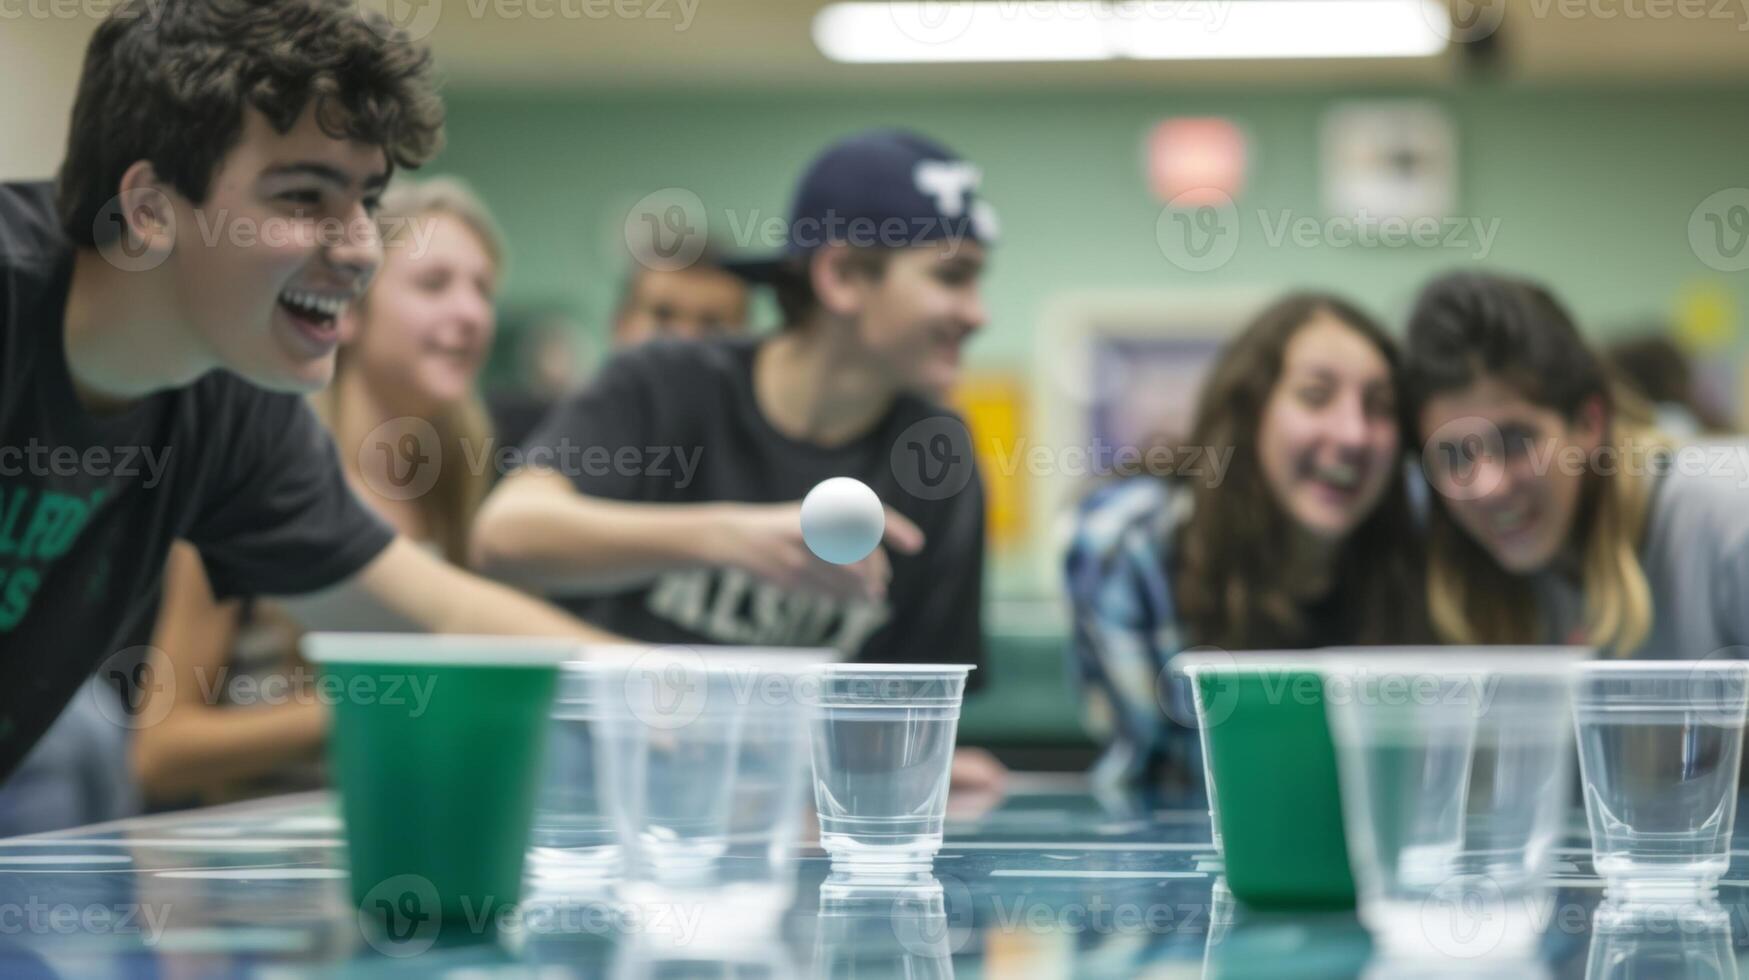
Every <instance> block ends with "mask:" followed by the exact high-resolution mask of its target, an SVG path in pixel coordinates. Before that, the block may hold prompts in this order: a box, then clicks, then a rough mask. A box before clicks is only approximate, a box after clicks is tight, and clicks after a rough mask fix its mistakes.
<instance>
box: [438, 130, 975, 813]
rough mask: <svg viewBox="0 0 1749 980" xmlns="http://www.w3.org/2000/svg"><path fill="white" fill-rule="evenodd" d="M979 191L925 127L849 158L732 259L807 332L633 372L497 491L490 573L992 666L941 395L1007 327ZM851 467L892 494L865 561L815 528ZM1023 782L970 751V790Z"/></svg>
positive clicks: (854, 645) (700, 623) (708, 619)
mask: <svg viewBox="0 0 1749 980" xmlns="http://www.w3.org/2000/svg"><path fill="white" fill-rule="evenodd" d="M978 181H979V171H978V169H977V168H976V167H975V166H973V165H971V164H970V163H967V162H966V161H964V160H961V159H959V158H958V157H956V156H955V155H954V154H953V153H951V152H950V151H949V150H947V149H946V148H945V147H942V146H940V145H939V144H936V143H934V142H932V141H930V140H928V139H926V138H924V137H922V136H918V135H916V134H913V133H908V132H902V131H893V130H877V131H870V132H864V133H860V134H857V135H855V136H851V137H849V138H847V139H845V140H842V141H841V142H838V143H835V144H833V145H832V146H830V147H828V148H827V149H826V150H825V151H824V152H823V153H822V154H821V155H820V156H819V157H818V158H817V159H816V160H815V161H814V162H813V164H812V165H811V166H810V167H809V168H808V171H807V173H806V175H805V176H804V177H803V178H802V181H801V184H800V186H799V187H798V189H797V191H796V195H795V199H794V203H793V206H792V208H791V214H790V221H789V224H788V226H787V240H786V242H785V243H784V248H783V251H782V253H781V254H779V255H776V256H772V257H769V258H761V259H758V260H754V261H742V262H738V263H732V264H731V267H732V268H735V269H736V270H737V271H739V272H740V273H741V274H743V275H745V276H747V277H749V278H751V279H754V280H756V281H762V282H765V283H768V284H770V285H771V286H773V287H774V288H775V290H776V292H777V298H778V303H779V305H780V307H781V308H782V311H783V315H784V325H783V329H781V330H780V331H778V332H776V333H775V334H771V335H767V336H764V337H744V338H742V337H737V338H723V339H713V340H707V341H700V342H692V343H685V344H679V343H664V342H655V343H651V344H647V345H644V346H643V347H641V348H638V349H635V350H632V351H629V352H626V353H624V354H621V355H620V356H619V357H617V358H616V359H614V360H613V361H611V362H610V363H609V364H608V365H607V366H606V367H605V368H604V369H603V371H602V372H601V374H600V375H599V377H597V378H596V380H595V381H594V382H593V383H592V384H591V385H590V386H588V387H587V388H586V389H584V390H583V391H581V392H580V393H578V394H577V395H575V396H573V397H572V398H571V399H569V400H568V401H566V402H564V403H562V404H561V405H560V406H558V408H556V409H555V410H554V412H553V414H552V415H550V416H549V417H548V419H547V421H546V422H545V423H544V424H543V425H542V426H541V427H540V428H538V429H537V430H536V433H535V435H534V437H533V438H532V440H531V442H530V444H529V446H528V447H526V458H527V460H528V462H529V464H530V465H529V466H528V467H527V468H525V469H523V470H520V471H518V472H517V473H515V474H513V475H512V476H511V477H509V478H508V479H506V480H505V481H504V482H503V483H502V484H500V486H499V487H498V489H497V490H496V491H495V492H494V493H493V495H492V496H491V497H490V498H488V500H487V502H486V504H485V506H484V508H483V509H482V510H481V513H480V518H479V520H478V522H477V523H476V524H475V531H474V535H473V549H474V557H475V559H476V561H477V563H478V564H479V565H480V566H481V567H483V568H484V569H485V570H487V571H488V572H489V573H491V574H495V575H498V576H500V577H503V578H505V579H508V580H511V581H514V582H517V583H519V584H522V585H524V586H526V587H529V588H531V589H534V590H537V591H539V592H542V593H544V594H547V595H550V596H554V597H556V598H559V599H560V600H561V602H562V604H564V605H566V606H567V607H568V608H570V609H571V610H572V611H573V612H575V613H577V614H578V615H580V616H582V617H583V618H584V619H586V620H588V621H589V622H591V623H593V624H595V625H597V626H600V627H602V628H605V629H609V630H612V631H614V632H616V633H619V634H622V635H625V636H628V637H631V638H633V639H637V640H644V641H649V642H659V643H687V644H744V645H757V646H828V647H835V648H837V649H838V650H840V651H841V652H843V653H844V654H846V655H848V656H851V657H853V658H855V659H858V660H866V661H880V662H903V661H912V662H917V661H934V662H963V663H976V664H981V663H982V662H983V639H982V624H981V616H980V605H981V586H982V579H983V562H984V499H983V488H982V484H981V483H980V481H979V478H978V473H977V467H976V464H975V462H974V460H973V458H972V450H971V445H970V439H969V437H968V436H967V434H966V429H965V426H964V425H963V424H962V423H961V422H960V420H959V419H958V418H957V417H955V416H954V415H953V414H952V413H951V412H949V411H948V410H946V409H945V408H943V407H941V402H942V400H943V399H944V398H945V397H946V396H947V394H948V392H949V390H950V389H951V388H952V386H953V384H954V382H955V381H956V379H957V378H958V376H959V370H960V351H961V348H962V346H963V345H964V344H965V342H966V341H967V340H968V339H970V338H971V336H972V335H973V334H975V333H976V332H977V331H978V330H979V329H981V328H982V327H983V325H984V321H985V312H984V305H983V300H982V298H981V297H980V295H979V279H980V276H981V274H982V271H983V266H984V258H985V252H986V249H987V248H988V247H989V245H990V244H991V242H992V240H993V236H994V234H995V223H994V220H993V216H992V215H991V212H990V208H989V206H988V205H987V204H986V203H984V202H983V200H982V199H981V198H980V197H979V196H978V193H977V188H978ZM834 476H848V477H854V478H856V479H858V480H861V481H862V482H863V483H866V484H867V485H868V486H869V487H871V488H872V489H873V490H874V491H875V493H876V494H877V495H878V496H879V497H880V498H881V500H882V501H883V502H884V503H885V504H886V506H887V527H886V537H885V539H884V547H882V548H877V549H876V550H875V552H874V554H872V555H870V556H869V557H868V558H867V559H865V560H863V561H861V562H859V563H857V564H854V565H846V566H838V565H831V564H828V563H826V562H824V561H822V560H820V559H819V558H817V557H815V556H814V555H813V554H812V553H811V552H809V550H808V548H807V546H806V545H805V544H804V543H803V541H802V534H801V521H800V506H801V504H800V501H801V499H802V497H803V496H805V495H806V494H807V492H808V490H809V489H811V488H812V487H813V486H814V485H815V484H817V483H819V482H820V481H821V480H824V479H827V478H828V477H834ZM973 677H974V678H975V677H977V672H974V674H973ZM999 774H1000V767H999V765H998V764H996V763H995V762H994V760H993V759H989V758H988V756H985V755H982V754H979V753H968V754H966V755H965V756H964V758H962V759H959V760H956V777H958V778H959V779H960V780H961V781H962V782H977V783H986V784H988V783H994V782H995V781H996V779H997V778H998V777H999Z"/></svg>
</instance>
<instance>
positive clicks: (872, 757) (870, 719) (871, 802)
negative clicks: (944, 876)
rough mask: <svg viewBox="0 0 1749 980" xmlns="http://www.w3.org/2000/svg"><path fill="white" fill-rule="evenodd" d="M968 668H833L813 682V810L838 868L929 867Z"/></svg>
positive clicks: (886, 870) (809, 700)
mask: <svg viewBox="0 0 1749 980" xmlns="http://www.w3.org/2000/svg"><path fill="white" fill-rule="evenodd" d="M971 670H972V667H971V666H969V665H963V664H954V665H924V664H829V665H825V666H823V667H820V668H818V669H817V670H815V671H814V672H812V673H811V675H810V676H809V678H808V684H807V687H809V688H811V690H808V691H807V692H806V693H805V696H804V697H803V701H804V702H805V704H806V705H807V713H808V717H809V724H810V729H811V732H812V738H811V745H812V753H811V754H812V757H813V761H814V806H815V810H816V812H817V814H818V816H819V820H820V846H821V847H823V848H824V849H825V850H826V853H827V854H829V855H831V858H832V866H833V867H834V868H841V869H846V870H850V869H858V868H860V869H863V870H865V871H867V872H869V873H873V874H891V873H895V872H900V871H927V870H928V869H929V868H930V867H931V866H932V865H933V864H934V860H935V853H936V851H938V850H940V849H941V832H942V824H943V821H944V819H945V817H946V813H947V785H948V777H949V775H950V773H951V770H952V764H953V750H954V740H955V737H956V735H957V733H958V729H959V716H960V701H961V699H962V696H963V695H964V693H965V684H966V675H967V673H969V672H970V671H971Z"/></svg>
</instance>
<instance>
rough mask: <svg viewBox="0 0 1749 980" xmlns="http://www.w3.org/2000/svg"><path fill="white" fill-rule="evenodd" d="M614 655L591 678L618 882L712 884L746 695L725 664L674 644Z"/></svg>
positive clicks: (725, 840) (723, 845) (724, 846)
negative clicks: (618, 858) (617, 853)
mask: <svg viewBox="0 0 1749 980" xmlns="http://www.w3.org/2000/svg"><path fill="white" fill-rule="evenodd" d="M603 656H604V657H605V656H614V657H615V659H614V660H613V661H612V662H609V663H607V664H606V665H605V666H604V667H602V668H601V669H599V670H597V671H596V672H595V673H594V674H593V677H592V680H593V683H594V689H595V692H596V693H595V702H596V704H597V705H598V708H599V710H600V711H601V715H602V725H601V735H600V737H599V738H597V739H595V759H596V764H597V765H598V766H599V767H600V768H601V771H602V774H603V775H604V776H605V777H606V779H607V787H608V792H607V794H606V796H607V801H608V804H609V810H610V812H611V813H612V815H613V819H614V826H615V829H616V831H617V836H618V838H619V846H620V850H621V853H622V856H623V860H622V865H623V875H624V882H625V885H626V887H627V889H629V890H632V891H636V890H637V889H638V887H639V886H642V885H655V886H660V887H663V888H708V887H714V886H715V885H716V884H717V883H718V879H717V873H718V869H719V861H720V859H721V858H722V856H723V854H724V853H725V852H726V851H727V850H728V846H729V825H730V814H731V803H732V800H733V794H734V788H735V779H736V766H737V763H738V761H739V755H740V748H741V730H742V723H743V719H744V718H745V715H746V711H745V708H746V703H745V702H744V701H743V700H742V699H741V698H739V697H737V692H736V688H735V684H734V674H733V673H732V672H731V671H730V670H729V669H728V667H727V666H726V665H722V664H711V663H707V662H706V660H705V658H703V657H701V656H700V655H699V654H698V653H697V652H696V651H693V650H690V649H687V648H684V647H672V648H668V647H657V648H650V649H645V650H642V651H641V652H637V653H631V652H629V651H628V652H622V653H618V654H603Z"/></svg>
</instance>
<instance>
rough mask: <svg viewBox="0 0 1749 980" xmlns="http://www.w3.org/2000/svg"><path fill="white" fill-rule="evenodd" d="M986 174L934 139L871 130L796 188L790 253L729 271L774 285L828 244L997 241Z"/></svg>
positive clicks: (824, 156)
mask: <svg viewBox="0 0 1749 980" xmlns="http://www.w3.org/2000/svg"><path fill="white" fill-rule="evenodd" d="M982 179H983V172H982V171H981V170H980V169H979V168H978V167H977V166H975V165H973V164H971V163H968V162H967V161H965V160H963V159H961V158H960V157H959V156H958V155H957V154H955V153H954V152H953V151H951V150H949V149H948V148H947V147H945V146H942V145H941V144H940V143H937V142H935V141H934V140H931V139H929V138H928V137H925V136H921V135H918V134H917V133H912V132H907V131H905V130H902V129H871V130H867V131H864V132H861V133H857V134H856V135H854V136H849V137H846V138H844V139H842V140H839V141H838V142H836V143H833V144H832V145H831V146H828V147H827V148H826V149H825V150H824V151H823V152H822V153H821V154H820V155H819V156H817V157H815V158H814V162H813V163H811V164H809V165H808V169H807V172H806V173H805V174H803V175H802V180H801V183H800V184H799V185H797V187H796V195H795V198H794V200H792V201H791V203H790V214H789V224H788V226H787V228H786V230H785V234H786V239H787V240H786V241H785V243H784V248H783V251H782V252H780V253H778V254H776V255H768V256H760V257H749V258H739V259H730V260H728V261H726V262H724V263H723V267H724V268H726V269H728V270H730V271H732V272H734V273H736V274H737V275H740V276H742V277H743V278H746V279H751V280H753V281H756V282H769V281H771V280H772V279H773V278H775V277H777V276H778V275H779V274H780V273H781V271H782V269H783V268H784V267H785V264H786V263H787V262H788V261H789V260H791V259H795V258H799V257H802V256H806V255H809V254H811V253H812V252H814V251H815V250H816V249H819V248H821V247H823V246H825V245H828V244H833V243H843V244H847V245H853V246H858V247H875V248H906V247H909V246H912V245H923V244H928V243H931V242H941V241H973V242H977V243H979V244H981V245H990V244H993V243H994V242H995V240H996V235H997V227H996V212H995V210H994V209H993V208H991V207H990V204H989V202H987V201H985V200H984V199H983V198H982V197H980V196H979V194H978V184H979V182H980V181H981V180H982Z"/></svg>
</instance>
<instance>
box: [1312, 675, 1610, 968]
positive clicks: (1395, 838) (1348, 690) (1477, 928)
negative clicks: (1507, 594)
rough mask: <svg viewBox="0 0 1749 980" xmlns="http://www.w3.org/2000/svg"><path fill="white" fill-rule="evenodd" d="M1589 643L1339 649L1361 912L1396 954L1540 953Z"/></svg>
mask: <svg viewBox="0 0 1749 980" xmlns="http://www.w3.org/2000/svg"><path fill="white" fill-rule="evenodd" d="M1584 656H1586V651H1584V650H1581V649H1575V648H1531V649H1515V650H1511V651H1504V650H1498V649H1496V650H1493V651H1490V652H1485V653H1484V652H1480V651H1474V650H1465V649H1462V648H1445V649H1441V650H1438V651H1433V650H1430V651H1426V652H1425V653H1424V654H1422V653H1414V652H1406V651H1393V652H1389V653H1378V652H1372V653H1357V654H1356V655H1353V656H1349V657H1341V656H1333V659H1332V660H1331V662H1330V663H1329V664H1327V665H1326V667H1325V671H1326V676H1325V705H1326V709H1327V711H1328V712H1329V716H1330V726H1331V734H1332V736H1333V737H1334V739H1335V742H1336V750H1337V757H1338V763H1339V765H1338V770H1339V777H1340V782H1341V785H1342V809H1343V815H1344V821H1345V823H1346V825H1347V837H1348V850H1349V855H1350V860H1351V862H1352V866H1353V870H1354V877H1355V889H1356V896H1357V905H1358V911H1359V915H1360V919H1361V921H1362V922H1363V923H1365V924H1366V926H1367V928H1368V930H1369V931H1371V932H1372V933H1373V936H1374V940H1375V942H1376V943H1377V945H1378V946H1379V947H1380V948H1381V949H1382V950H1383V951H1384V952H1385V953H1386V954H1387V955H1390V956H1393V957H1420V958H1433V957H1438V958H1445V959H1453V960H1470V959H1475V958H1478V957H1483V956H1488V957H1501V956H1514V955H1524V954H1526V953H1527V952H1528V951H1529V950H1531V949H1532V948H1533V947H1534V946H1535V944H1536V941H1537V936H1538V932H1539V930H1540V928H1541V927H1542V926H1544V925H1545V924H1546V923H1547V918H1548V917H1547V915H1546V911H1547V906H1548V903H1549V901H1550V898H1551V896H1550V894H1549V889H1548V887H1547V873H1548V867H1549V861H1550V859H1551V857H1552V854H1553V848H1554V846H1555V844H1556V843H1557V840H1558V838H1559V835H1560V829H1561V819H1562V815H1563V814H1564V813H1565V810H1566V799H1567V787H1568V779H1569V773H1570V771H1571V770H1570V762H1569V759H1570V757H1571V755H1572V748H1571V743H1570V741H1569V739H1570V737H1571V726H1570V723H1569V721H1568V719H1569V715H1570V712H1571V704H1572V687H1573V666H1574V664H1576V663H1577V662H1578V661H1579V660H1581V659H1583V658H1584Z"/></svg>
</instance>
